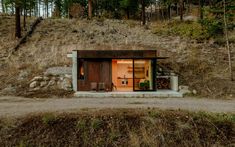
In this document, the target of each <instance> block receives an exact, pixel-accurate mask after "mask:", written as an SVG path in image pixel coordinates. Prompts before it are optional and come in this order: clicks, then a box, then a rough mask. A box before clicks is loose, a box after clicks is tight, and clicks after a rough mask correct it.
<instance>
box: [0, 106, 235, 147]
mask: <svg viewBox="0 0 235 147" xmlns="http://www.w3.org/2000/svg"><path fill="white" fill-rule="evenodd" d="M150 114H151V115H150ZM152 114H157V115H155V116H153V115H152ZM7 122H9V120H6V121H0V145H1V146H5V145H8V146H17V145H20V144H23V145H26V146H45V145H46V146H230V145H232V144H233V143H234V142H233V141H234V140H233V137H234V131H235V130H234V129H235V128H234V123H235V121H234V115H232V114H231V115H230V114H226V115H225V114H208V113H203V112H199V113H189V112H184V111H159V110H155V109H153V110H142V109H121V110H112V109H108V110H100V111H95V112H94V111H87V112H80V113H76V114H75V113H73V114H51V113H47V114H40V115H34V116H28V117H26V118H20V119H18V120H15V121H14V123H12V122H9V124H6V123H7Z"/></svg>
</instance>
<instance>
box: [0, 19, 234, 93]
mask: <svg viewBox="0 0 235 147" xmlns="http://www.w3.org/2000/svg"><path fill="white" fill-rule="evenodd" d="M0 25H2V23H0ZM158 27H161V25H159V24H158V23H153V24H150V25H149V26H146V27H143V26H141V25H140V23H139V22H137V21H124V20H100V19H99V20H96V19H95V20H76V19H46V20H43V21H42V22H41V23H40V24H39V26H38V27H37V28H36V30H35V31H34V33H33V35H32V36H31V37H30V38H28V40H27V43H25V44H23V45H22V46H21V47H20V49H19V51H17V52H16V53H15V54H14V55H12V56H11V58H10V59H9V60H7V61H6V62H4V64H1V67H2V68H3V70H2V71H1V72H0V78H1V79H0V80H1V81H2V83H4V84H3V85H1V88H0V89H4V88H6V87H7V86H9V84H10V85H11V86H12V87H16V89H17V87H21V90H22V88H24V90H26V91H27V84H28V82H26V81H28V80H30V79H31V78H32V77H33V76H35V75H39V74H41V73H43V72H44V71H45V70H46V69H47V68H48V67H53V66H71V61H70V59H68V58H67V57H66V54H67V53H69V52H71V51H72V50H74V49H110V50H115V49H158V50H161V51H162V52H164V54H165V55H167V56H169V57H170V58H169V59H168V60H165V61H161V62H162V63H161V64H164V65H165V66H167V67H169V68H171V69H173V71H174V72H176V73H178V74H179V76H180V85H189V86H190V89H191V90H193V89H195V90H196V91H197V93H198V94H200V95H210V96H214V97H220V96H228V95H229V96H230V97H234V95H235V88H234V87H235V84H234V82H230V81H229V74H228V68H227V50H226V49H225V48H224V45H219V44H216V43H213V41H210V40H209V41H207V40H205V41H200V42H198V41H196V40H193V39H187V38H185V37H180V36H176V35H159V34H156V33H155V29H156V28H158ZM1 28H2V27H1ZM1 31H3V30H1ZM10 40H13V39H10ZM1 44H3V46H4V47H2V48H1V50H8V49H9V48H10V47H12V46H14V43H12V42H8V43H5V41H2V42H1ZM231 46H232V50H233V52H234V44H232V45H231ZM233 65H235V61H233ZM233 68H234V67H233ZM24 72H27V76H25V77H24V78H23V79H22V80H17V78H18V76H19V75H21V74H22V73H24ZM25 88H26V89H25ZM16 91H17V90H16Z"/></svg>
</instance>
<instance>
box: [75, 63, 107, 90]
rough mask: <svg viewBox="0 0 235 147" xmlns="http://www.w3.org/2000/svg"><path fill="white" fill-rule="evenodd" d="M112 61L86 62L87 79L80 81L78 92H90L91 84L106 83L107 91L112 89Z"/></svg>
mask: <svg viewBox="0 0 235 147" xmlns="http://www.w3.org/2000/svg"><path fill="white" fill-rule="evenodd" d="M111 66H112V64H111V60H94V59H93V60H86V61H85V79H84V80H78V91H90V88H91V83H92V82H96V83H97V84H98V83H105V89H108V90H111V88H112V70H111V68H112V67H111Z"/></svg>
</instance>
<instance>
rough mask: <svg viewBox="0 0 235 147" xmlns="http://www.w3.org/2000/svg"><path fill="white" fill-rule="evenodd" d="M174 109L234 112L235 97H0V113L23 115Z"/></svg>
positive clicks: (11, 115)
mask: <svg viewBox="0 0 235 147" xmlns="http://www.w3.org/2000/svg"><path fill="white" fill-rule="evenodd" d="M122 108H126V109H136V108H137V109H138V108H143V109H148V108H158V109H163V110H164V109H171V110H179V109H180V110H187V111H206V112H216V113H233V114H234V113H235V99H230V100H216V99H207V98H190V97H187V98H49V99H40V98H23V97H12V96H3V97H0V117H21V116H26V115H29V114H37V113H44V112H57V113H67V112H78V111H82V110H97V109H122Z"/></svg>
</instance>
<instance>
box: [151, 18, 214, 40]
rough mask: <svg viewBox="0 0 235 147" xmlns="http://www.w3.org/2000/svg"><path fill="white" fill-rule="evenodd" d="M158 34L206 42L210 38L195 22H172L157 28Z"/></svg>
mask: <svg viewBox="0 0 235 147" xmlns="http://www.w3.org/2000/svg"><path fill="white" fill-rule="evenodd" d="M154 33H156V34H162V35H179V36H181V37H187V38H191V39H196V40H204V39H208V38H209V37H210V34H209V33H208V31H207V30H206V29H205V28H203V27H202V25H201V24H200V23H198V22H193V21H184V22H181V21H171V22H169V23H167V24H166V25H164V26H162V27H159V28H156V30H155V32H154Z"/></svg>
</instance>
